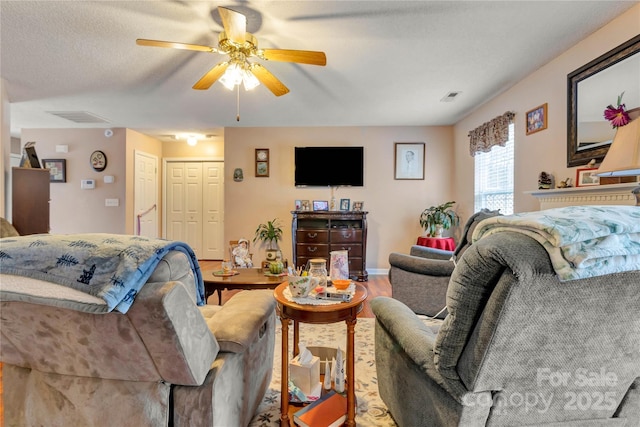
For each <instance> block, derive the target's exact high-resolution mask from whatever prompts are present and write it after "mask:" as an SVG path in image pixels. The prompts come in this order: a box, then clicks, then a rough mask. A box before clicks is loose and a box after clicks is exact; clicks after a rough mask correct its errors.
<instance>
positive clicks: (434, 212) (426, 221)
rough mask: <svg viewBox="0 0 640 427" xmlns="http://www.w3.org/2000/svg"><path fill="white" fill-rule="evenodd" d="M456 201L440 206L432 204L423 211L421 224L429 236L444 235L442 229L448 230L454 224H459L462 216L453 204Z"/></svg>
mask: <svg viewBox="0 0 640 427" xmlns="http://www.w3.org/2000/svg"><path fill="white" fill-rule="evenodd" d="M454 203H455V202H447V203H443V204H441V205H439V206H431V207H430V208H427V209H425V210H424V211H422V214H421V215H420V226H421V227H422V228H423V229H424V231H425V232H426V233H427V236H429V237H442V230H448V229H449V228H451V226H452V225H458V222H459V221H460V218H459V217H458V214H456V213H455V212H454V211H453V209H451V206H453V204H454Z"/></svg>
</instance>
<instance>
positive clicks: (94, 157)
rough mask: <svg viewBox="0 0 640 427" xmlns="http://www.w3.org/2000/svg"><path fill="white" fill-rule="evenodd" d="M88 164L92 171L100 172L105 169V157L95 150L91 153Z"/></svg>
mask: <svg viewBox="0 0 640 427" xmlns="http://www.w3.org/2000/svg"><path fill="white" fill-rule="evenodd" d="M89 163H91V167H92V168H93V170H94V171H96V172H102V171H103V170H105V169H106V168H107V155H106V154H104V153H103V152H102V151H100V150H96V151H94V152H93V153H91V157H89Z"/></svg>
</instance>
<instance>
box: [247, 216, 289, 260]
mask: <svg viewBox="0 0 640 427" xmlns="http://www.w3.org/2000/svg"><path fill="white" fill-rule="evenodd" d="M281 239H282V227H281V226H280V224H279V223H278V219H277V218H274V219H272V220H271V221H267V222H266V223H263V224H260V225H258V228H256V234H255V236H254V238H253V243H255V242H256V241H257V240H259V241H260V242H262V244H266V245H267V255H266V256H267V260H268V261H274V260H275V259H276V258H277V255H278V241H279V240H281Z"/></svg>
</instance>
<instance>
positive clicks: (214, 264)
mask: <svg viewBox="0 0 640 427" xmlns="http://www.w3.org/2000/svg"><path fill="white" fill-rule="evenodd" d="M219 266H220V261H200V267H201V268H202V269H216V268H218V267H219ZM359 283H360V284H361V285H363V286H364V287H366V288H367V291H368V293H369V294H368V295H367V299H366V301H365V303H364V307H363V308H362V311H361V312H360V314H358V317H374V316H373V312H372V311H371V306H370V305H369V301H371V300H372V299H373V298H375V297H377V296H383V295H384V296H391V285H390V284H389V279H388V278H387V276H386V275H379V276H378V275H376V276H373V275H369V281H367V282H359ZM238 292H240V291H223V292H222V304H224V303H225V301H228V300H229V298H231V297H232V296H233V295H234V294H236V293H238ZM208 303H209V304H218V297H217V295H216V294H213V295H212V296H210V297H209V301H208ZM2 392H3V390H2V363H0V427H2V426H3V425H4V406H3V401H2V400H3V399H2Z"/></svg>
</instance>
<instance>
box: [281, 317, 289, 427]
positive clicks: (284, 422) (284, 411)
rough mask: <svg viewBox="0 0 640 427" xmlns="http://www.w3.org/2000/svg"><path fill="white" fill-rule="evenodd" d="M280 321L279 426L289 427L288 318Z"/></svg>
mask: <svg viewBox="0 0 640 427" xmlns="http://www.w3.org/2000/svg"><path fill="white" fill-rule="evenodd" d="M280 323H282V346H281V347H282V353H281V359H282V363H281V364H280V378H281V381H280V427H289V319H287V318H284V317H280Z"/></svg>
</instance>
